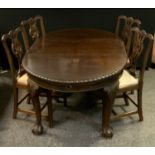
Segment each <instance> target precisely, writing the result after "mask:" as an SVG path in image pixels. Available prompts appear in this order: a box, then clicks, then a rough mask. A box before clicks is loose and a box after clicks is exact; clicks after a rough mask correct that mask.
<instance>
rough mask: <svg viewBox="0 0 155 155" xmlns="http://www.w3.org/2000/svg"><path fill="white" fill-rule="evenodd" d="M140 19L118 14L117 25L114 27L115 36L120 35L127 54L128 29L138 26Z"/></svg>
mask: <svg viewBox="0 0 155 155" xmlns="http://www.w3.org/2000/svg"><path fill="white" fill-rule="evenodd" d="M140 25H141V21H140V20H138V19H134V18H132V17H127V16H124V15H121V16H118V19H117V25H116V29H115V34H116V36H118V37H120V38H121V39H122V40H123V41H124V44H125V47H126V52H127V54H128V52H129V51H128V50H129V47H127V42H128V40H129V36H130V30H131V28H132V27H140Z"/></svg>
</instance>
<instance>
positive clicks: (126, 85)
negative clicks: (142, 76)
mask: <svg viewBox="0 0 155 155" xmlns="http://www.w3.org/2000/svg"><path fill="white" fill-rule="evenodd" d="M137 86H138V79H137V78H135V77H134V76H132V75H131V74H130V73H129V72H128V71H127V70H124V71H123V73H122V75H121V77H120V79H119V85H118V90H119V91H123V90H126V89H130V90H131V88H134V87H137Z"/></svg>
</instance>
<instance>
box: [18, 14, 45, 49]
mask: <svg viewBox="0 0 155 155" xmlns="http://www.w3.org/2000/svg"><path fill="white" fill-rule="evenodd" d="M21 25H22V26H23V27H24V31H25V33H27V36H28V38H29V42H28V43H27V44H28V46H31V45H32V43H33V42H34V41H35V40H36V39H37V38H39V37H41V36H44V35H45V27H44V22H43V17H42V16H35V17H33V18H32V17H31V18H29V19H28V20H24V21H22V22H21Z"/></svg>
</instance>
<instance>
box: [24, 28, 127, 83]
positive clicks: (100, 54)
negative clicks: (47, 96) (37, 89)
mask: <svg viewBox="0 0 155 155" xmlns="http://www.w3.org/2000/svg"><path fill="white" fill-rule="evenodd" d="M126 60H127V56H126V51H125V47H124V44H123V42H122V41H121V40H120V39H119V38H117V37H116V36H115V35H114V34H113V33H110V32H106V31H104V30H101V29H64V30H58V31H54V32H50V33H47V34H46V35H45V36H44V37H42V38H39V39H37V40H36V41H35V43H34V44H33V45H32V47H31V48H30V49H29V50H28V52H27V53H26V54H25V56H24V58H23V62H22V65H23V67H24V69H25V70H26V72H27V73H28V74H29V75H31V76H33V77H34V78H37V79H39V80H41V81H44V82H47V83H50V84H54V85H55V84H56V85H61V84H84V83H92V82H98V81H100V82H102V80H105V79H107V78H109V77H112V76H114V75H116V74H119V73H120V72H121V71H122V69H123V68H124V66H125V64H126Z"/></svg>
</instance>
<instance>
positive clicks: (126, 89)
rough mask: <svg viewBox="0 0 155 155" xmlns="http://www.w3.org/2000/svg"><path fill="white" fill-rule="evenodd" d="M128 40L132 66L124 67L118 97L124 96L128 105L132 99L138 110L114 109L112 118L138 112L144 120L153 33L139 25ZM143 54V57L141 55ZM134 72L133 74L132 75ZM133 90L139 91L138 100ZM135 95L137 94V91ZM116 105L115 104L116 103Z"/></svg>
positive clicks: (132, 30) (140, 118)
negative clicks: (144, 87)
mask: <svg viewBox="0 0 155 155" xmlns="http://www.w3.org/2000/svg"><path fill="white" fill-rule="evenodd" d="M129 38H130V39H129V40H128V43H127V44H128V45H130V46H129V47H130V48H129V50H130V56H131V57H130V58H131V59H130V66H129V68H128V70H126V69H124V70H123V73H122V75H121V77H120V79H119V84H118V90H117V93H118V94H119V96H118V97H123V98H124V101H125V103H126V105H129V102H128V101H131V103H133V104H134V105H135V106H136V107H137V108H136V110H133V111H131V109H130V111H127V108H128V107H126V110H125V112H124V110H123V112H122V113H119V114H117V112H116V111H114V109H113V113H114V115H115V116H114V117H112V120H116V119H119V118H121V117H126V116H129V115H132V114H138V115H139V120H140V121H142V120H143V111H142V91H143V83H144V80H143V79H144V72H145V67H146V64H147V60H148V56H149V53H150V51H151V48H152V43H153V35H151V34H149V33H146V32H145V31H144V30H140V29H139V28H137V27H134V28H132V29H131V32H130V36H129ZM140 56H141V57H140ZM139 58H141V62H142V64H141V67H140V69H139V70H136V62H137V60H138V59H139ZM131 74H132V75H131ZM136 75H137V77H136ZM132 91H137V101H135V100H134V98H132V96H131V94H132V93H131V92H132ZM133 95H136V94H135V93H134V94H133ZM114 107H115V104H114Z"/></svg>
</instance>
